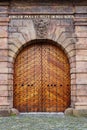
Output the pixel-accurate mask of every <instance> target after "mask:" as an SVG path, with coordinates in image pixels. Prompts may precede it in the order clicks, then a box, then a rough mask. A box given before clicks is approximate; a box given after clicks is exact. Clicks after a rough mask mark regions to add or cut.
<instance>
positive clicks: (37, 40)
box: [14, 39, 68, 61]
mask: <svg viewBox="0 0 87 130" xmlns="http://www.w3.org/2000/svg"><path fill="white" fill-rule="evenodd" d="M39 43H40V44H46V43H47V44H54V45H55V46H57V47H59V48H60V49H61V50H62V51H63V52H64V53H65V54H66V56H67V57H68V53H67V51H66V49H65V48H64V47H63V46H62V45H61V44H59V43H57V42H56V41H53V40H50V39H34V40H31V41H29V42H27V43H25V44H23V45H22V46H21V47H20V48H19V49H18V50H17V52H16V53H15V56H14V61H15V59H16V57H17V55H18V54H19V53H20V52H21V51H22V50H23V49H24V48H25V47H27V46H29V45H32V44H39Z"/></svg>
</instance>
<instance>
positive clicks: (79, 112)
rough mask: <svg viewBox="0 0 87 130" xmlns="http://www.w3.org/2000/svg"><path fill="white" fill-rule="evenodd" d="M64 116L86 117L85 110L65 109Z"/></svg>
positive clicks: (86, 110) (86, 112) (86, 111)
mask: <svg viewBox="0 0 87 130" xmlns="http://www.w3.org/2000/svg"><path fill="white" fill-rule="evenodd" d="M64 114H65V116H76V117H87V109H74V108H67V109H66V110H65V112H64Z"/></svg>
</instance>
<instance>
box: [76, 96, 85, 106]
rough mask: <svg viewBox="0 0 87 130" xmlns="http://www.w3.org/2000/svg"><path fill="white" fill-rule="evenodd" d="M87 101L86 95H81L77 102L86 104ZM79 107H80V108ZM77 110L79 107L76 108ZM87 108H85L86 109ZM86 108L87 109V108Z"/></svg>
mask: <svg viewBox="0 0 87 130" xmlns="http://www.w3.org/2000/svg"><path fill="white" fill-rule="evenodd" d="M86 101H87V95H86V96H85V95H82V96H81V95H80V96H77V102H80V103H84V102H86ZM79 106H80V105H78V108H79ZM76 108H77V107H76ZM84 108H85V107H84ZM86 108H87V106H86Z"/></svg>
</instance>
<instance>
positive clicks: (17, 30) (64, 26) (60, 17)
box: [0, 0, 87, 109]
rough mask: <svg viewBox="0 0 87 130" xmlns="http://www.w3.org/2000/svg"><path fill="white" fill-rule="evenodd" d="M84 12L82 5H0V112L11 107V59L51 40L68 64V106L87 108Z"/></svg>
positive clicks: (13, 3)
mask: <svg viewBox="0 0 87 130" xmlns="http://www.w3.org/2000/svg"><path fill="white" fill-rule="evenodd" d="M79 4H80V3H79ZM85 5H86V3H85ZM86 10H87V6H84V2H83V6H80V5H78V6H77V5H75V3H70V2H69V3H66V5H65V4H64V3H61V4H60V3H58V5H55V3H54V6H53V5H52V4H51V3H50V5H49V6H44V5H43V4H42V5H41V4H40V5H39V6H38V5H37V6H36V5H35V3H33V4H32V3H31V5H30V4H29V2H28V4H26V3H25V2H24V3H21V4H20V2H16V1H15V0H13V1H11V2H1V3H0V12H1V13H0V109H8V108H12V107H13V73H14V69H13V67H14V66H13V63H14V59H15V58H16V55H17V54H18V52H19V51H20V49H21V48H23V46H25V45H26V44H27V43H30V42H31V41H32V40H36V39H42V40H43V39H48V40H52V41H54V42H56V43H57V44H58V45H60V46H61V47H62V48H63V49H64V51H65V53H66V55H67V56H68V58H69V63H70V75H71V106H72V107H75V108H87V101H86V100H87V11H86ZM55 15H56V17H55Z"/></svg>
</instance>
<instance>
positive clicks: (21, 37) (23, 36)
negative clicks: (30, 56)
mask: <svg viewBox="0 0 87 130" xmlns="http://www.w3.org/2000/svg"><path fill="white" fill-rule="evenodd" d="M18 22H22V23H23V25H26V27H25V26H22V27H19V26H18V25H15V26H16V27H17V28H18V30H19V32H16V33H15V32H13V33H12V32H10V33H9V43H8V45H9V46H8V47H9V54H8V56H9V57H8V60H9V79H8V82H9V90H10V91H9V93H10V97H11V98H10V99H9V100H8V101H9V103H10V107H11V108H12V107H13V96H12V95H13V63H14V59H15V58H16V56H17V54H18V53H19V52H20V50H21V49H22V48H23V47H25V46H26V45H27V44H29V43H32V42H33V41H34V40H35V39H36V40H35V41H37V39H39V40H46V39H48V40H49V41H53V42H55V43H56V44H57V45H59V46H60V47H61V48H62V49H63V50H64V52H65V53H66V55H67V57H68V59H69V64H70V76H71V106H72V107H74V104H75V102H76V93H75V94H74V95H73V92H74V91H75V90H76V57H75V56H76V50H75V43H76V40H77V39H76V36H75V34H74V32H73V31H72V32H71V31H67V29H68V28H71V30H73V25H69V26H67V27H66V26H62V27H61V26H57V21H56V20H53V21H51V20H50V21H46V23H44V27H43V28H45V29H46V30H45V32H44V31H43V34H42V35H39V32H40V29H41V30H42V28H39V27H38V25H39V22H43V20H40V21H39V22H38V20H37V22H36V24H35V21H34V20H32V19H29V20H27V21H25V20H24V21H20V20H18ZM48 23H49V24H48ZM13 24H15V22H14V19H13V20H12V21H11V26H12V28H13V26H14V25H13ZM40 24H42V23H40ZM37 27H38V28H39V29H37ZM41 27H42V26H41ZM10 28H11V27H10ZM51 28H52V29H51ZM50 30H51V31H50Z"/></svg>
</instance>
